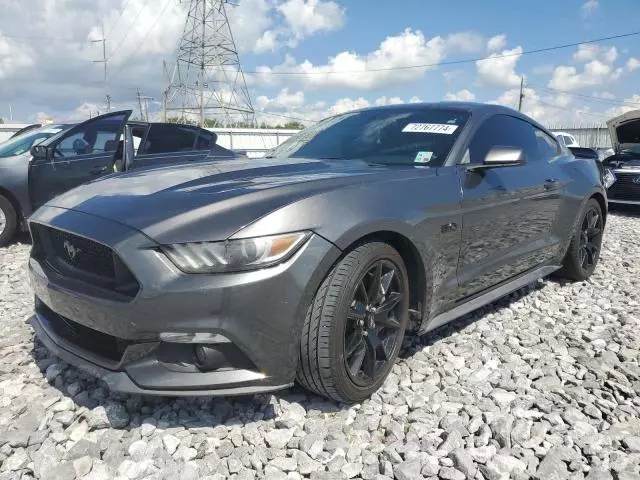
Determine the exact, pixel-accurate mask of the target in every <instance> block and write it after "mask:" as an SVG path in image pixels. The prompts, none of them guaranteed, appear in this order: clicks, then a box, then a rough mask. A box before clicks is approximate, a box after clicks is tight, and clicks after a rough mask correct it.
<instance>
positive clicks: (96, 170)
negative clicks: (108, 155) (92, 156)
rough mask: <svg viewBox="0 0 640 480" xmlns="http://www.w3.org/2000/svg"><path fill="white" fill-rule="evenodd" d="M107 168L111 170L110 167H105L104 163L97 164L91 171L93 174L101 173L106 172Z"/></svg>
mask: <svg viewBox="0 0 640 480" xmlns="http://www.w3.org/2000/svg"><path fill="white" fill-rule="evenodd" d="M107 170H109V167H105V166H102V165H96V166H95V167H93V168H92V169H91V170H89V173H90V174H91V175H99V174H101V173H104V172H106V171H107Z"/></svg>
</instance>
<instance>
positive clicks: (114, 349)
mask: <svg viewBox="0 0 640 480" xmlns="http://www.w3.org/2000/svg"><path fill="white" fill-rule="evenodd" d="M36 311H37V312H38V313H40V314H41V315H42V317H41V318H42V319H43V321H44V323H45V324H46V326H47V327H48V328H49V329H51V330H53V332H54V333H55V334H56V335H57V336H58V337H60V338H62V339H64V340H66V341H67V342H69V343H72V344H73V345H76V346H77V347H78V348H80V349H81V350H84V351H86V352H87V353H90V354H92V355H97V356H98V357H103V358H105V359H107V360H109V361H111V362H114V363H118V362H120V360H122V356H123V355H124V352H125V350H126V349H127V347H128V346H129V345H131V344H132V343H133V342H131V341H129V340H122V339H121V338H117V337H114V336H112V335H107V334H106V333H102V332H99V331H97V330H94V329H92V328H89V327H85V326H84V325H80V324H79V323H77V322H74V321H72V320H69V319H68V318H66V317H63V316H62V315H58V314H57V313H56V312H54V311H53V310H51V309H50V308H49V307H47V306H46V305H45V304H44V303H42V302H41V301H40V300H38V299H36Z"/></svg>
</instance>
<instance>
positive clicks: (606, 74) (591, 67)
mask: <svg viewBox="0 0 640 480" xmlns="http://www.w3.org/2000/svg"><path fill="white" fill-rule="evenodd" d="M621 74H622V68H614V67H613V66H611V65H609V64H606V63H603V62H602V61H600V60H592V61H590V62H589V63H587V64H586V65H585V66H584V70H583V71H582V72H578V71H577V70H576V68H575V67H569V66H564V65H563V66H559V67H557V68H556V69H555V70H554V72H553V76H552V78H551V80H550V81H549V87H550V88H555V89H558V90H568V91H571V90H576V89H579V88H582V87H588V86H592V85H603V84H605V83H608V82H611V81H613V80H617V79H618V78H619V77H620V75H621Z"/></svg>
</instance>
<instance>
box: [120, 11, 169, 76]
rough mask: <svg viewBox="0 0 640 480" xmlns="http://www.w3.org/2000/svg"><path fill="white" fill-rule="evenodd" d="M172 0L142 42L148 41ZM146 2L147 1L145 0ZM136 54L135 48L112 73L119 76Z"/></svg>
mask: <svg viewBox="0 0 640 480" xmlns="http://www.w3.org/2000/svg"><path fill="white" fill-rule="evenodd" d="M147 1H148V0H147ZM171 2H172V0H167V2H166V3H165V5H164V8H163V9H162V11H161V12H160V15H158V16H157V17H156V19H155V21H154V22H153V24H151V27H150V28H149V30H148V31H147V33H146V35H145V36H144V38H143V39H142V41H141V42H140V44H144V42H146V41H147V38H149V35H151V32H152V31H153V29H154V28H156V25H158V22H159V21H160V18H161V17H162V15H164V12H165V11H166V10H167V8H168V7H169V4H170V3H171ZM145 3H146V2H145ZM135 54H136V51H135V50H134V51H133V52H131V53H130V54H129V55H127V56H126V57H125V58H124V60H123V61H122V63H121V64H120V67H119V68H118V70H116V72H115V73H114V74H112V76H117V75H118V74H119V73H120V72H121V71H122V70H123V69H124V67H125V66H126V65H127V62H128V61H129V60H131V58H132V57H133V56H134V55H135Z"/></svg>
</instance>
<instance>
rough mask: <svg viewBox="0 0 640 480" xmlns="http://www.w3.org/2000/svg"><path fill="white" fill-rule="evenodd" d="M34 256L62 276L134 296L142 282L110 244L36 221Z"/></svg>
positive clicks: (32, 230)
mask: <svg viewBox="0 0 640 480" xmlns="http://www.w3.org/2000/svg"><path fill="white" fill-rule="evenodd" d="M30 227H31V235H32V239H33V248H32V251H31V255H32V256H33V257H34V258H35V259H36V260H39V261H41V262H44V263H45V264H46V265H48V266H49V267H50V268H52V269H53V270H54V271H56V272H57V273H58V274H59V275H62V276H63V277H67V278H70V279H73V280H79V281H81V282H84V283H87V284H90V285H93V286H95V287H98V288H100V289H102V290H108V291H110V292H115V293H117V294H118V295H124V296H125V297H130V298H133V297H135V295H136V294H137V293H138V290H139V284H138V282H137V280H136V279H135V277H134V276H133V274H132V273H131V271H130V270H129V269H128V268H127V266H126V265H125V264H124V262H122V260H120V257H118V255H117V254H116V253H115V252H114V251H113V250H112V249H110V248H109V247H107V246H106V245H103V244H101V243H98V242H95V241H93V240H90V239H88V238H85V237H81V236H79V235H74V234H73V233H69V232H66V231H64V230H58V229H56V228H52V227H49V226H46V225H41V224H38V223H34V222H32V223H31V224H30Z"/></svg>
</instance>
